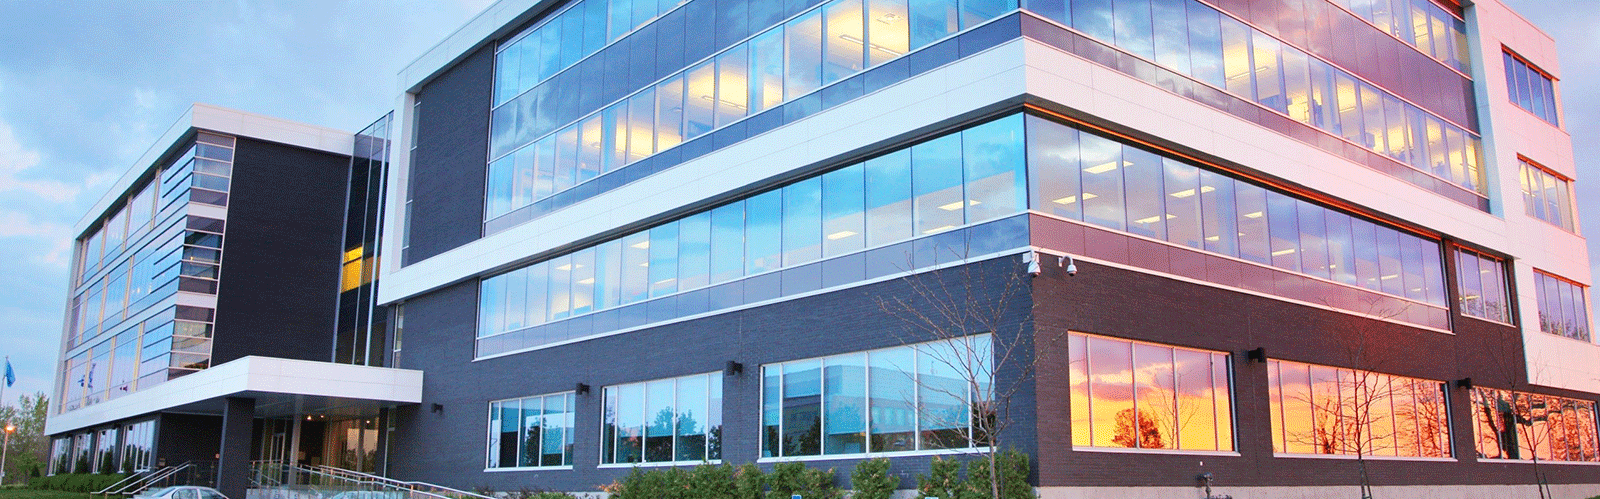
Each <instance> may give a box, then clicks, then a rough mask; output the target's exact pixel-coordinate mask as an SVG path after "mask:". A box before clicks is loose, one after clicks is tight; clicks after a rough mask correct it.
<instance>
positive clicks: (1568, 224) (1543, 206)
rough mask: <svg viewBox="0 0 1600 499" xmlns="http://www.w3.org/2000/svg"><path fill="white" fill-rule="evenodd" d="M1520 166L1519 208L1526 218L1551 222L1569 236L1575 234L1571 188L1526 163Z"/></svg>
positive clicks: (1561, 180)
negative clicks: (1520, 197)
mask: <svg viewBox="0 0 1600 499" xmlns="http://www.w3.org/2000/svg"><path fill="white" fill-rule="evenodd" d="M1520 163H1521V166H1522V179H1521V180H1522V208H1523V212H1524V213H1526V214H1527V215H1528V216H1531V217H1534V218H1537V219H1540V220H1544V221H1546V222H1550V223H1551V224H1552V225H1555V226H1556V227H1560V228H1563V229H1566V230H1567V231H1568V232H1576V231H1577V220H1576V218H1575V217H1574V216H1573V214H1572V185H1571V183H1570V182H1569V181H1568V180H1567V179H1566V178H1565V177H1562V176H1559V175H1556V174H1554V173H1551V172H1550V170H1546V169H1544V168H1541V167H1539V166H1538V165H1535V164H1533V163H1531V162H1529V161H1528V160H1521V161H1520Z"/></svg>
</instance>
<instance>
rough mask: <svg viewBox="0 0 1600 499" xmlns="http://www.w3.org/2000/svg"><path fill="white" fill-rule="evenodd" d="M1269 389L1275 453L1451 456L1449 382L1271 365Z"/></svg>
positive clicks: (1282, 363) (1275, 362)
mask: <svg viewBox="0 0 1600 499" xmlns="http://www.w3.org/2000/svg"><path fill="white" fill-rule="evenodd" d="M1267 384H1268V394H1269V396H1270V397H1271V400H1270V404H1271V407H1272V448H1273V450H1274V451H1275V452H1278V453H1283V454H1340V455H1365V456H1393V457H1432V458H1445V457H1450V456H1451V452H1450V418H1449V411H1448V409H1447V408H1448V406H1447V405H1446V404H1445V391H1444V390H1445V385H1444V383H1443V382H1439V381H1431V380H1425V379H1415V378H1406V377H1401V376H1394V375H1389V374H1383V373H1376V372H1372V371H1363V370H1359V369H1345V368H1340V367H1328V366H1319V365H1312V364H1301V363H1298V362H1288V361H1279V360H1272V361H1268V363H1267Z"/></svg>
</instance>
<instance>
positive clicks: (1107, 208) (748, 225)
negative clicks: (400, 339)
mask: <svg viewBox="0 0 1600 499" xmlns="http://www.w3.org/2000/svg"><path fill="white" fill-rule="evenodd" d="M1024 124H1026V133H1027V134H1028V138H1027V141H1026V144H1025V145H1024V142H1023V132H1024V130H1023V128H1024ZM1024 182H1027V183H1024ZM1025 203H1027V204H1025ZM1024 206H1030V207H1031V208H1032V209H1033V210H1036V211H1039V212H1041V213H1044V214H1048V215H1051V216H1055V217H1060V218H1066V219H1071V220H1079V221H1083V222H1087V223H1090V224H1093V225H1097V226H1101V227H1105V228H1108V229H1112V230H1118V231H1124V232H1128V233H1131V234H1135V235H1139V236H1142V237H1147V238H1152V239H1157V240H1164V241H1168V242H1171V243H1173V244H1178V245H1183V246H1187V247H1190V248H1194V249H1197V250H1202V251H1207V252H1211V253H1216V254H1221V255H1226V256H1229V257H1232V258H1238V259H1240V260H1244V261H1248V262H1252V263H1256V264H1260V265H1265V266H1272V267H1276V268H1279V269H1282V270H1285V271H1289V272H1295V273H1299V274H1302V275H1307V276H1312V277H1315V278H1318V279H1323V280H1327V281H1331V282H1337V283H1341V284H1345V285H1348V286H1352V287H1359V288H1363V289H1366V290H1369V291H1373V292H1377V293H1383V294H1388V295H1392V296H1395V297H1399V298H1403V299H1405V300H1409V301H1411V302H1414V303H1415V304H1417V305H1418V306H1425V307H1430V308H1434V309H1443V308H1444V307H1445V300H1446V299H1447V297H1446V293H1445V289H1444V278H1443V272H1444V266H1443V262H1442V259H1443V255H1442V251H1441V248H1440V246H1439V244H1438V242H1437V241H1434V240H1430V239H1426V238H1423V237H1419V236H1416V235H1413V234H1411V233H1408V232H1404V231H1400V230H1397V229H1394V228H1391V227H1388V226H1384V225H1379V224H1377V223H1374V222H1371V221H1368V220H1366V219H1362V218H1359V217H1356V216H1352V215H1349V214H1346V213H1343V212H1339V211H1336V210H1332V209H1329V208H1326V207H1323V206H1321V205H1317V204H1313V203H1311V202H1308V201H1306V200H1304V199H1299V198H1296V197H1293V196H1290V195H1288V194H1284V193H1281V192H1278V191H1274V190H1270V189H1267V188H1264V187H1260V186H1257V185H1255V184H1252V183H1249V182H1247V181H1243V180H1238V179H1235V178H1233V177H1229V176H1226V175H1224V174H1221V173H1216V172H1213V171H1210V170H1207V169H1202V168H1199V167H1196V166H1194V165H1191V164H1189V163H1185V162H1183V161H1181V160H1178V159H1174V158H1169V157H1164V156H1162V155H1159V154H1157V153H1154V152H1151V151H1149V150H1146V149H1142V148H1140V147H1137V146H1133V145H1129V144H1124V143H1122V142H1118V141H1117V140H1114V139H1110V138H1106V137H1102V136H1100V135H1096V134H1094V133H1090V132H1084V131H1080V130H1078V129H1076V128H1073V127H1070V126H1067V125H1063V124H1059V123H1055V122H1052V121H1049V120H1046V119H1043V118H1038V117H1033V116H1027V117H1024V116H1023V115H1020V114H1019V115H1012V116H1008V117H1004V118H1000V119H998V120H995V121H991V122H988V123H985V124H982V125H978V126H975V127H972V128H968V129H966V130H962V131H960V132H956V133H952V134H948V135H944V136H941V137H938V138H935V139H932V140H929V141H926V142H922V143H919V144H915V145H912V146H910V147H907V148H904V149H899V150H894V151H891V152H888V153H885V154H883V155H880V156H877V157H873V158H870V159H867V160H866V161H863V162H861V163H855V164H851V165H846V166H844V167H841V168H839V169H835V170H832V171H829V172H826V173H823V174H821V175H817V176H813V177H810V178H807V179H802V180H799V181H796V182H794V183H792V184H789V185H787V186H784V187H780V188H776V189H773V190H769V191H765V192H761V193H757V194H754V195H751V196H749V197H746V198H744V199H741V200H738V201H734V202H732V203H729V204H725V205H722V206H719V207H716V208H712V209H709V210H706V211H703V212H700V213H696V214H692V215H688V216H685V217H681V218H679V219H676V220H672V221H668V222H666V223H663V224H660V225H657V226H655V227H652V228H648V229H643V230H639V231H637V232H634V233H632V234H629V235H625V236H622V237H620V238H617V239H613V240H610V241H606V242H602V243H599V244H596V245H593V246H590V247H587V248H582V249H579V250H576V251H573V252H570V253H566V254H563V255H560V256H556V257H553V258H549V259H546V260H544V261H541V262H538V263H535V264H533V265H530V266H528V267H524V268H522V269H517V270H513V271H511V272H508V273H504V274H500V275H497V276H493V277H489V278H485V279H483V280H482V282H481V284H480V292H479V315H478V317H479V321H480V322H479V324H478V328H477V329H478V337H479V338H480V340H483V341H480V343H479V352H478V354H479V355H480V356H484V355H493V354H498V353H503V352H509V351H515V350H520V349H525V348H532V347H537V346H540V345H546V344H551V343H556V342H562V341H567V340H571V339H578V338H582V337H587V336H588V335H591V334H598V333H603V332H607V331H613V330H617V329H622V328H627V327H633V326H637V325H642V324H646V323H649V322H657V321H661V320H668V319H672V318H677V317H683V316H688V315H694V314H698V313H703V312H708V311H713V310H718V309H722V308H727V307H731V306H737V305H740V304H744V303H753V302H757V301H761V300H766V299H771V298H777V297H780V296H786V295H788V294H791V293H792V292H793V291H795V290H806V291H809V290H816V289H821V288H823V287H829V286H834V285H839V284H847V283H850V282H857V281H860V280H863V279H866V278H869V277H872V276H877V275H885V274H886V272H877V271H873V269H879V270H883V269H891V271H890V272H896V271H905V270H910V269H915V268H921V267H924V266H927V265H932V264H934V263H936V262H938V261H953V260H957V259H960V258H962V257H964V256H967V255H985V254H992V253H995V252H999V251H1003V250H1007V249H1013V248H1018V247H1022V246H1025V245H1026V242H1025V235H1024V236H1022V237H1023V239H1017V236H1018V234H1025V232H1026V229H1025V228H1022V229H1020V230H1015V229H1007V230H1008V231H1010V232H1002V231H999V230H998V228H999V227H1002V225H996V224H997V223H1009V222H1005V220H1007V217H1010V216H1011V215H1015V214H1017V213H1020V212H1022V211H1023V210H1024ZM991 221H997V222H991ZM988 227H994V228H996V230H989V231H987V232H983V231H980V232H973V233H971V234H968V235H962V236H961V237H959V238H955V239H949V240H947V239H948V238H946V239H941V237H944V236H942V235H943V234H960V232H957V231H956V230H955V229H961V230H980V229H982V230H988V229H986V228H988ZM919 238H929V243H928V244H926V245H925V246H926V247H927V248H933V247H937V248H939V249H938V250H936V251H929V250H927V249H926V248H921V246H919V248H921V249H918V248H912V247H906V248H899V247H898V246H897V245H899V244H904V243H905V242H906V241H914V240H920V239H919ZM920 244H921V243H919V245H920ZM941 245H942V246H941ZM863 252H865V253H863ZM877 252H882V253H881V254H880V255H879V256H881V257H887V259H884V258H879V257H875V256H873V255H875V254H877ZM919 252H924V253H935V254H934V255H931V256H927V257H923V256H917V255H921V254H922V253H919ZM862 254H865V255H867V258H868V259H871V260H870V261H867V260H864V259H861V255H862ZM819 262H820V263H819ZM834 265H839V266H834ZM862 265H865V266H866V268H867V270H866V271H865V272H866V273H863V272H864V271H863V270H861V266H862ZM796 269H809V270H806V271H805V273H796V274H790V273H788V272H790V271H791V270H796ZM841 269H843V270H841ZM777 271H783V273H782V275H781V277H779V275H778V274H776V273H774V272H777ZM729 283H739V285H740V286H741V287H740V288H739V290H740V293H741V294H740V295H739V297H738V298H737V299H733V298H728V297H727V296H724V295H722V294H719V293H721V291H718V289H719V286H721V285H724V284H729ZM708 289H709V290H710V291H707V292H705V293H701V291H705V290H708ZM673 300H676V301H673ZM641 304H648V306H645V305H641ZM652 307H655V308H652ZM610 310H622V311H629V310H632V311H631V312H628V314H631V315H630V316H627V317H620V318H619V317H615V316H607V315H600V313H601V312H606V311H610ZM590 316H592V317H590ZM586 317H587V318H586ZM629 317H631V318H629ZM534 328H539V329H534ZM527 331H536V333H530V334H524V333H526V332H527ZM505 333H518V334H517V335H508V336H502V335H504V334H505ZM512 338H514V340H513V339H512ZM502 339H505V340H506V341H501V340H502Z"/></svg>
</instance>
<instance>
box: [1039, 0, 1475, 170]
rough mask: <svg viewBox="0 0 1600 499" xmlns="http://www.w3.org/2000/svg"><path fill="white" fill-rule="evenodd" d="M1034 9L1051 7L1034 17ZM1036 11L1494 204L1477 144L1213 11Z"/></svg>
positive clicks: (1059, 1) (1171, 6)
mask: <svg viewBox="0 0 1600 499" xmlns="http://www.w3.org/2000/svg"><path fill="white" fill-rule="evenodd" d="M1418 1H1419V2H1423V3H1426V0H1418ZM1034 3H1041V4H1042V3H1048V4H1050V5H1049V6H1042V5H1041V6H1040V7H1039V8H1037V9H1036V8H1034V7H1033V4H1034ZM1063 7H1065V8H1063ZM1028 8H1029V9H1030V11H1032V12H1035V13H1037V14H1040V15H1043V16H1045V17H1047V18H1049V19H1051V20H1053V21H1057V22H1060V23H1062V24H1063V25H1066V26H1070V27H1072V28H1074V29H1076V30H1078V31H1079V32H1082V33H1084V34H1086V35H1088V36H1089V37H1091V38H1094V39H1096V40H1099V41H1102V42H1105V43H1106V44H1109V45H1111V46H1113V47H1116V48H1118V49H1121V50H1123V51H1126V52H1129V53H1132V54H1134V55H1138V56H1140V57H1142V58H1144V59H1146V60H1149V61H1154V62H1155V63H1156V64H1157V65H1160V66H1161V67H1163V68H1166V69H1169V70H1171V71H1173V72H1175V73H1177V74H1180V75H1183V76H1187V77H1190V78H1193V79H1194V80H1196V81H1200V82H1204V83H1206V84H1209V85H1211V86H1213V87H1216V88H1218V89H1222V90H1225V91H1227V92H1228V93H1231V94H1233V95H1236V96H1239V97H1241V98H1243V99H1245V100H1249V101H1252V102H1255V103H1257V104H1260V105H1261V106H1263V107H1266V108H1268V109H1271V110H1272V111H1274V112H1276V113H1278V114H1280V115H1283V116H1286V117H1288V118H1290V119H1293V120H1295V121H1297V122H1300V123H1302V124H1306V125H1310V126H1312V127H1315V128H1317V129H1319V130H1322V131H1323V132H1326V133H1328V134H1330V135H1333V136H1336V137H1343V138H1344V139H1346V140H1348V141H1350V142H1352V143H1355V144H1357V145H1360V146H1362V147H1365V148H1367V149H1369V150H1371V151H1373V152H1376V153H1378V154H1382V155H1384V156H1387V157H1389V158H1390V159H1393V160H1395V161H1397V162H1399V163H1401V164H1404V165H1407V166H1409V167H1410V168H1412V169H1414V170H1417V171H1419V172H1423V173H1427V174H1430V175H1433V176H1435V177H1438V178H1440V179H1443V180H1446V181H1449V182H1450V183H1452V184H1454V185H1457V186H1459V187H1461V188H1462V189H1466V190H1468V191H1472V192H1475V193H1477V194H1478V195H1479V196H1485V197H1486V196H1488V186H1487V184H1486V183H1485V181H1484V172H1483V171H1482V170H1483V169H1482V167H1481V165H1482V164H1483V160H1482V157H1481V149H1482V145H1481V143H1480V140H1479V139H1478V138H1477V136H1476V135H1475V134H1473V133H1472V132H1469V131H1467V130H1466V129H1464V128H1462V127H1461V126H1460V125H1458V124H1455V123H1452V122H1450V121H1449V120H1445V119H1441V118H1440V117H1438V116H1437V115H1435V114H1433V113H1431V112H1429V111H1427V110H1425V109H1424V108H1421V107H1418V106H1416V105H1415V104H1413V103H1411V102H1409V101H1406V100H1403V99H1401V98H1400V97H1398V96H1397V95H1395V94H1394V93H1392V92H1391V91H1389V90H1387V89H1384V88H1380V87H1378V86H1374V85H1373V84H1371V83H1370V82H1369V81H1368V80H1365V79H1362V78H1361V77H1360V76H1357V75H1354V74H1352V73H1349V72H1346V71H1345V70H1344V69H1341V68H1340V67H1338V66H1335V65H1332V64H1328V63H1326V62H1323V61H1322V60H1321V59H1319V58H1317V57H1315V56H1312V55H1309V54H1307V53H1306V52H1303V51H1301V50H1300V49H1297V48H1295V47H1293V46H1290V45H1289V44H1286V43H1283V42H1281V41H1279V39H1277V38H1275V37H1273V36H1271V35H1269V34H1267V33H1265V32H1262V31H1260V30H1258V29H1256V28H1254V27H1252V26H1250V25H1248V24H1245V23H1243V22H1241V21H1239V20H1237V19H1234V18H1233V17H1230V16H1228V15H1226V14H1223V13H1221V12H1219V11H1218V10H1216V9H1215V8H1213V7H1211V6H1209V5H1207V4H1204V3H1200V2H1199V1H1196V0H1181V1H1180V0H1072V1H1067V0H1052V1H1049V2H1029V4H1028Z"/></svg>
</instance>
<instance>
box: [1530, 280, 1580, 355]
mask: <svg viewBox="0 0 1600 499" xmlns="http://www.w3.org/2000/svg"><path fill="white" fill-rule="evenodd" d="M1533 285H1534V286H1535V287H1537V288H1538V291H1539V330H1540V331H1544V332H1546V333H1550V334H1554V335H1558V336H1565V337H1567V338H1572V339H1575V340H1583V341H1589V300H1587V299H1585V297H1584V288H1586V286H1583V285H1581V284H1577V283H1574V282H1572V281H1568V280H1566V279H1562V278H1560V277H1556V276H1553V275H1550V274H1546V273H1544V272H1539V271H1537V270H1536V271H1534V272H1533Z"/></svg>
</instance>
